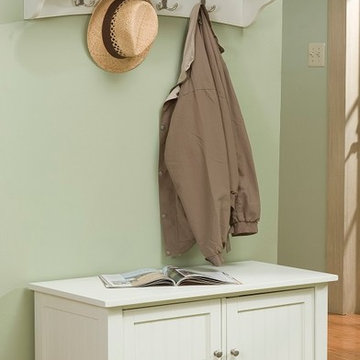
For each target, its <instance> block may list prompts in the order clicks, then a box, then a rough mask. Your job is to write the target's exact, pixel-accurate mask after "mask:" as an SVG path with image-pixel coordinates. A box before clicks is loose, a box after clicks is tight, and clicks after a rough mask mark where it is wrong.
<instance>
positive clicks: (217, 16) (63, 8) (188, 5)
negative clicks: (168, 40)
mask: <svg viewBox="0 0 360 360" xmlns="http://www.w3.org/2000/svg"><path fill="white" fill-rule="evenodd" d="M199 1H200V0H168V7H172V6H173V5H175V3H177V4H178V7H177V8H176V10H174V11H168V10H165V9H163V10H156V12H157V14H158V15H161V16H175V17H189V15H190V12H191V9H192V8H193V6H194V5H195V4H196V3H198V2H199ZM272 1H273V0H207V7H208V8H211V7H212V6H214V5H215V6H216V9H215V10H214V11H213V12H211V13H210V19H211V20H212V21H214V22H219V23H224V24H229V25H234V26H240V27H246V26H249V25H250V24H252V23H253V22H254V21H255V19H256V17H257V15H258V13H259V11H260V10H261V9H262V8H263V7H264V6H266V5H267V4H269V3H271V2H272ZM151 2H152V3H153V5H154V7H155V6H156V4H157V3H159V2H160V0H151ZM92 10H93V8H92V7H86V6H75V5H74V3H73V0H24V18H25V19H37V18H44V17H54V16H65V15H82V14H91V13H92Z"/></svg>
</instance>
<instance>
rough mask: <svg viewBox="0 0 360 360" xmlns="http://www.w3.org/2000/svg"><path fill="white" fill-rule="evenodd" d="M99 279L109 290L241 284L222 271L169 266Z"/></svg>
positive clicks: (103, 276)
mask: <svg viewBox="0 0 360 360" xmlns="http://www.w3.org/2000/svg"><path fill="white" fill-rule="evenodd" d="M99 278H100V279H101V280H102V281H103V283H104V285H105V287H107V288H129V287H143V286H180V285H218V284H241V283H240V282H239V281H238V280H236V279H234V278H233V277H231V276H230V275H228V274H226V273H224V272H222V271H216V270H210V269H206V268H197V269H196V270H193V269H184V268H179V267H175V266H169V265H168V266H165V267H163V268H162V269H139V270H135V271H131V272H128V273H122V274H110V275H99Z"/></svg>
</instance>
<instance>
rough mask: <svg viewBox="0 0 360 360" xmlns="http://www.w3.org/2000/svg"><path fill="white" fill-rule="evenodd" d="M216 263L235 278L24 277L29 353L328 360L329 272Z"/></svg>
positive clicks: (80, 357) (50, 357)
mask: <svg viewBox="0 0 360 360" xmlns="http://www.w3.org/2000/svg"><path fill="white" fill-rule="evenodd" d="M209 267H210V266H209ZM219 269H220V270H222V271H225V272H227V273H229V274H230V275H232V276H234V277H235V278H237V279H238V280H240V281H241V282H242V284H241V285H216V286H201V285H200V286H187V287H186V286H184V287H171V286H167V287H152V288H151V287H150V288H135V289H134V288H133V289H106V288H105V287H104V285H103V284H102V282H101V281H100V280H99V279H98V278H97V277H90V278H80V279H67V280H58V281H48V282H39V283H32V284H30V289H32V290H34V292H35V348H36V360H216V359H223V360H326V358H327V283H328V282H330V281H336V280H337V276H336V275H331V274H326V273H320V272H315V271H308V270H302V269H296V268H290V267H285V266H279V265H274V264H267V263H261V262H255V261H244V262H239V263H231V264H227V265H225V266H223V267H220V268H219Z"/></svg>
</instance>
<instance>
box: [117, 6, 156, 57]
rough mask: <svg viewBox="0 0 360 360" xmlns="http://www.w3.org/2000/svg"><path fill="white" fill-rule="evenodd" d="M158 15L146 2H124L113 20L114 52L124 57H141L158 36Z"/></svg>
mask: <svg viewBox="0 0 360 360" xmlns="http://www.w3.org/2000/svg"><path fill="white" fill-rule="evenodd" d="M157 23H158V20H157V15H156V12H155V10H154V8H153V7H152V5H151V4H150V3H148V2H147V1H144V0H134V1H124V2H123V3H122V4H121V5H120V6H119V7H118V8H117V9H116V11H115V12H114V14H113V16H112V19H111V29H110V37H111V42H112V45H113V48H114V50H115V51H116V52H117V53H118V54H119V55H122V56H125V57H134V56H138V55H140V54H141V53H142V52H144V51H145V50H146V48H147V47H149V46H150V45H151V44H152V42H153V41H154V39H155V38H156V35H157V29H158V28H157Z"/></svg>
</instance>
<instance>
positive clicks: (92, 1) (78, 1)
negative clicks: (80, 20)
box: [73, 0, 99, 7]
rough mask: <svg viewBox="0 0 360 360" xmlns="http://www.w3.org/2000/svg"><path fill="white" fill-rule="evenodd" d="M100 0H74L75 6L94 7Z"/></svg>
mask: <svg viewBox="0 0 360 360" xmlns="http://www.w3.org/2000/svg"><path fill="white" fill-rule="evenodd" d="M98 1H99V0H89V1H85V0H73V3H74V5H75V6H85V7H93V6H95V5H96V3H97V2H98Z"/></svg>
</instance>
